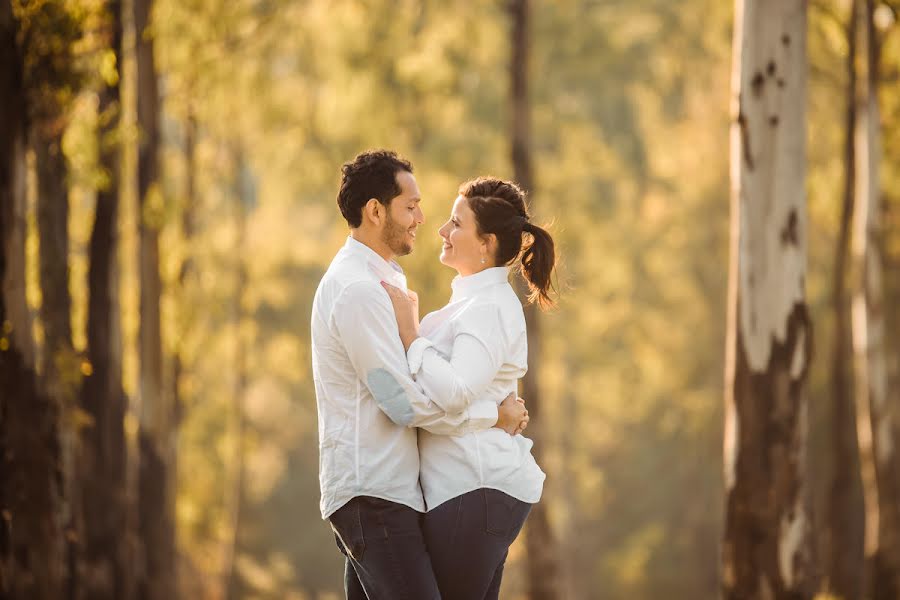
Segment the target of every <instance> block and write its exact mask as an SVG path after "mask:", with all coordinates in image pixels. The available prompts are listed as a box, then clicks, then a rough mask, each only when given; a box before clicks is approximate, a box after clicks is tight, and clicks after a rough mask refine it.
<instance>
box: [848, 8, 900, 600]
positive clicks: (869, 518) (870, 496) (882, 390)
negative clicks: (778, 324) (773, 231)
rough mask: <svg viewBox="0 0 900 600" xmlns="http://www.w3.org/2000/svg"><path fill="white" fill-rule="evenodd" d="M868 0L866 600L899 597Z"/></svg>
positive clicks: (861, 25)
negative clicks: (867, 599) (868, 599)
mask: <svg viewBox="0 0 900 600" xmlns="http://www.w3.org/2000/svg"><path fill="white" fill-rule="evenodd" d="M873 4H874V3H873V0H857V1H856V3H855V6H856V10H857V28H856V30H857V47H858V60H857V65H858V67H859V68H858V70H857V72H858V73H859V78H858V80H857V87H858V92H857V106H858V112H857V121H856V206H855V210H854V223H853V225H854V226H853V250H852V251H853V280H852V281H853V283H852V289H853V307H852V311H853V354H854V360H853V365H854V380H855V396H856V407H857V427H858V428H859V433H858V435H859V451H860V460H861V462H862V475H863V492H864V496H865V505H866V533H865V555H866V563H867V564H866V573H867V579H868V582H867V583H868V588H869V589H868V592H869V594H868V595H869V596H870V597H871V598H873V599H874V600H881V599H888V598H891V599H895V598H897V597H900V482H898V479H897V475H898V474H900V470H898V464H897V455H896V452H895V450H894V448H895V427H894V421H893V420H894V415H893V412H894V407H893V405H892V404H891V403H889V402H888V388H887V383H888V381H887V363H886V354H885V325H884V305H883V303H884V287H883V283H882V265H881V255H880V251H879V243H878V240H879V236H880V228H881V211H880V182H879V173H878V164H879V161H880V159H881V148H880V139H879V127H880V125H879V112H878V97H877V85H878V54H879V51H878V48H877V39H876V36H875V26H874V20H873V12H874V7H873Z"/></svg>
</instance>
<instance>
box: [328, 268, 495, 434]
mask: <svg viewBox="0 0 900 600" xmlns="http://www.w3.org/2000/svg"><path fill="white" fill-rule="evenodd" d="M331 324H332V327H333V328H334V330H335V331H336V333H337V335H338V336H339V337H340V339H341V340H342V341H343V346H344V348H345V349H346V351H347V355H348V358H349V359H350V362H351V364H352V365H353V369H354V370H355V371H356V374H357V377H359V379H360V380H361V381H362V382H363V383H364V384H365V385H366V387H367V388H368V390H369V392H370V393H371V394H372V397H373V398H374V399H375V402H376V403H377V404H378V407H379V408H380V409H381V411H382V412H383V413H384V414H385V415H386V416H387V417H388V418H389V419H390V420H391V421H393V422H394V423H396V424H397V425H401V426H404V427H424V428H426V429H428V430H429V431H432V432H433V433H441V434H444V435H461V434H464V433H468V432H470V431H477V430H480V429H488V428H490V427H492V426H493V425H494V424H496V422H497V407H496V405H495V406H493V407H492V408H493V410H491V407H481V406H479V407H477V408H476V407H472V408H471V409H470V407H469V406H468V404H466V403H464V402H462V400H461V399H460V398H459V397H455V398H450V401H443V400H438V399H431V398H429V397H428V395H427V393H423V389H422V387H421V386H420V385H419V384H418V383H417V382H416V381H415V380H414V379H413V378H412V376H411V375H410V372H409V370H408V368H407V358H406V355H405V353H404V351H403V344H402V342H401V341H400V335H399V333H398V331H397V321H396V318H395V316H394V309H393V306H392V305H391V301H390V298H389V297H388V295H387V293H386V292H385V291H384V289H382V288H381V286H380V285H378V284H377V283H375V282H373V281H358V282H355V283H352V284H350V285H349V286H347V287H346V288H345V289H344V290H343V291H342V292H341V295H340V297H339V298H338V299H337V301H336V302H335V304H334V309H333V311H332V314H331ZM479 404H480V403H479Z"/></svg>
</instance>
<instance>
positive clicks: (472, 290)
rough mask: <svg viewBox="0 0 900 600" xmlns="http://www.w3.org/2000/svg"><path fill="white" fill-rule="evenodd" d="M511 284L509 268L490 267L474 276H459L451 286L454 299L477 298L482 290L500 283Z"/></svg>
mask: <svg viewBox="0 0 900 600" xmlns="http://www.w3.org/2000/svg"><path fill="white" fill-rule="evenodd" d="M508 282H509V268H508V267H490V268H488V269H485V270H484V271H479V272H478V273H475V274H473V275H467V276H465V277H460V276H459V275H457V276H456V277H454V278H453V282H452V283H451V286H452V287H453V298H454V299H461V298H470V297H472V296H477V295H478V293H479V291H480V290H483V289H485V288H488V287H490V286H492V285H496V284H498V283H508Z"/></svg>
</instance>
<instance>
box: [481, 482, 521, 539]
mask: <svg viewBox="0 0 900 600" xmlns="http://www.w3.org/2000/svg"><path fill="white" fill-rule="evenodd" d="M482 492H484V512H485V531H486V532H487V533H489V534H491V535H496V536H499V537H502V538H506V537H509V535H510V534H511V533H512V532H513V529H515V526H516V522H517V521H518V518H517V514H516V512H517V511H516V510H515V508H516V499H515V498H512V497H511V496H507V495H506V494H504V493H503V492H500V491H497V490H491V489H484V490H482Z"/></svg>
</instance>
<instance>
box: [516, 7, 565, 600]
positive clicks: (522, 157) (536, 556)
mask: <svg viewBox="0 0 900 600" xmlns="http://www.w3.org/2000/svg"><path fill="white" fill-rule="evenodd" d="M529 4H530V2H529V0H515V1H513V2H510V4H509V15H510V21H511V22H510V30H511V34H510V60H509V64H510V67H509V74H510V88H509V89H510V92H509V103H510V115H509V119H510V141H511V146H510V150H511V158H512V165H513V176H514V178H515V180H516V181H517V182H518V183H519V185H521V186H522V188H523V189H524V190H525V191H526V192H527V193H528V195H529V199H530V202H529V204H530V206H531V207H533V206H534V195H533V194H534V176H533V170H532V166H531V144H532V141H531V103H530V101H529V76H528V75H529V73H528V69H529V60H528V55H529V52H530V45H531V35H530V27H531V25H530V21H531V9H530V6H529ZM516 287H517V290H518V293H519V298H520V299H521V300H522V302H523V303H524V305H525V306H524V310H525V324H526V327H527V329H528V372H527V373H526V374H525V377H524V378H523V379H522V396H523V397H524V398H525V401H526V403H527V405H528V412H529V414H530V415H531V417H533V419H534V421H533V423H530V425H529V426H530V430H529V432H528V434H529V436H530V437H531V439H532V440H534V446H533V447H532V454H533V455H534V458H535V460H536V461H537V462H538V464H544V462H543V460H542V456H543V444H545V443H546V441H545V440H546V439H547V436H546V435H542V433H543V430H544V429H545V425H544V424H543V423H542V421H541V419H542V418H543V416H544V414H543V412H542V410H541V407H542V404H543V402H544V400H543V399H542V395H541V388H540V385H539V384H540V381H541V378H540V367H541V359H542V352H541V350H542V345H541V330H540V327H541V323H540V317H539V309H538V305H537V302H532V303H529V302H528V301H527V299H528V296H529V291H528V286H527V284H526V282H525V281H524V279H523V278H522V277H518V278H517V279H516ZM548 504H549V500H548V498H547V494H546V493H545V495H544V497H543V500H542V502H539V503H538V504H536V505H534V506H533V507H532V509H531V513H530V514H529V515H528V521H527V524H526V526H525V543H526V547H527V549H528V594H529V597H530V598H531V599H532V600H553V599H554V598H559V597H561V596H560V594H561V592H562V585H563V580H562V572H561V570H560V564H559V560H560V557H559V548H558V545H557V541H556V537H555V535H554V532H553V529H552V527H551V524H550V518H549V515H548V510H547V505H548Z"/></svg>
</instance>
